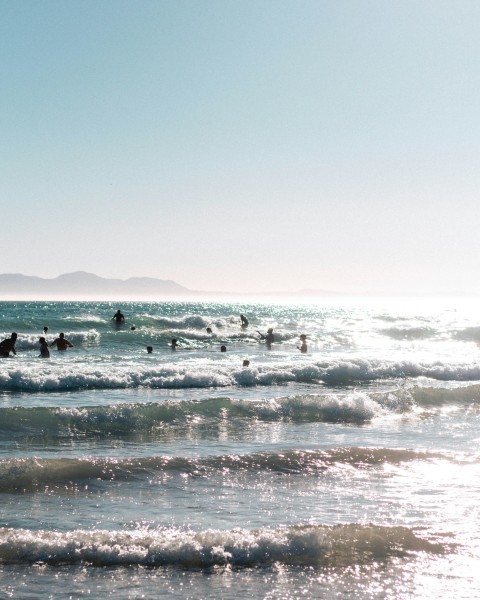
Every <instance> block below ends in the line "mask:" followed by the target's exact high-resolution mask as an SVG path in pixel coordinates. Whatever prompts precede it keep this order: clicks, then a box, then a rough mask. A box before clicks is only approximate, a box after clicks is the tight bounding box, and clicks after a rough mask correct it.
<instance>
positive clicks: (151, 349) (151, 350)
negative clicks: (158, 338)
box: [147, 346, 153, 354]
mask: <svg viewBox="0 0 480 600" xmlns="http://www.w3.org/2000/svg"><path fill="white" fill-rule="evenodd" d="M147 352H148V354H152V352H153V348H152V346H147Z"/></svg>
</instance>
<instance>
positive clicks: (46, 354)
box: [38, 337, 50, 358]
mask: <svg viewBox="0 0 480 600" xmlns="http://www.w3.org/2000/svg"><path fill="white" fill-rule="evenodd" d="M38 341H39V343H40V354H39V357H38V358H50V350H49V349H48V344H47V341H46V339H45V338H44V337H41V338H40V339H39V340H38Z"/></svg>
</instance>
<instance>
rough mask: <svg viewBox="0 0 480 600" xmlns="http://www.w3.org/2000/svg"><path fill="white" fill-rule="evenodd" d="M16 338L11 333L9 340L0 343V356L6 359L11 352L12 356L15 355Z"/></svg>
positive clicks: (14, 334) (15, 335)
mask: <svg viewBox="0 0 480 600" xmlns="http://www.w3.org/2000/svg"><path fill="white" fill-rule="evenodd" d="M17 337H18V336H17V334H16V333H15V332H13V333H12V335H11V336H10V337H9V338H7V339H6V340H3V341H1V342H0V356H2V357H3V358H6V357H7V356H10V352H13V354H16V353H17V352H16V350H15V344H16V342H17Z"/></svg>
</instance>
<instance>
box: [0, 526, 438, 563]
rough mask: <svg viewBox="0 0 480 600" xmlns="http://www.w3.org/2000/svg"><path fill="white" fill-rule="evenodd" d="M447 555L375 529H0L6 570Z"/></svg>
mask: <svg viewBox="0 0 480 600" xmlns="http://www.w3.org/2000/svg"><path fill="white" fill-rule="evenodd" d="M445 550H446V545H445V544H444V543H442V542H439V541H430V540H428V539H425V538H424V537H422V535H421V531H418V530H417V531H416V530H412V529H409V528H407V527H381V526H377V525H356V524H353V525H336V526H322V525H308V526H306V525H300V526H294V527H285V528H278V529H258V530H246V529H241V528H237V529H233V530H231V531H221V530H213V529H210V530H206V531H201V532H193V531H190V530H184V529H179V528H157V529H150V530H149V529H139V530H135V531H107V530H93V531H90V530H88V531H87V530H75V531H67V532H60V531H44V530H41V531H32V530H27V529H13V528H0V562H2V563H7V564H12V563H27V564H28V563H46V564H50V565H58V564H87V565H95V566H102V567H103V566H117V565H142V566H149V567H158V566H163V565H171V566H176V567H180V568H183V569H185V568H186V569H196V568H209V567H214V566H217V565H218V566H226V565H231V566H233V567H239V568H242V567H265V566H269V565H272V564H274V563H281V564H285V565H300V566H312V567H316V566H330V567H342V566H350V565H357V564H369V563H373V562H376V561H386V560H389V559H392V558H397V557H408V556H413V555H415V554H416V553H420V552H422V553H425V552H428V553H432V554H441V553H443V552H444V551H445Z"/></svg>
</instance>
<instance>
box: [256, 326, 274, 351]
mask: <svg viewBox="0 0 480 600" xmlns="http://www.w3.org/2000/svg"><path fill="white" fill-rule="evenodd" d="M257 333H258V335H259V336H260V339H262V340H265V344H266V346H267V348H268V349H269V350H271V349H272V344H273V342H274V341H275V338H274V336H273V329H272V328H271V327H270V329H268V330H267V334H266V335H263V333H260V332H259V331H258V332H257Z"/></svg>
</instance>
